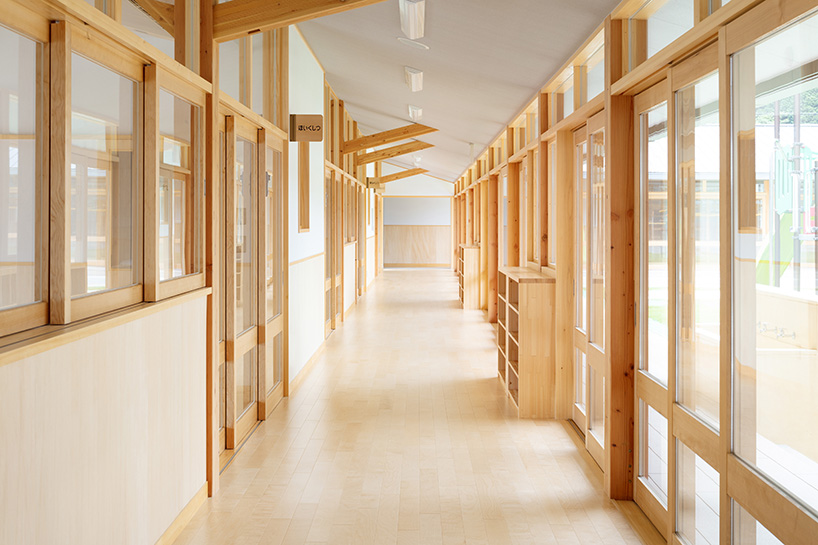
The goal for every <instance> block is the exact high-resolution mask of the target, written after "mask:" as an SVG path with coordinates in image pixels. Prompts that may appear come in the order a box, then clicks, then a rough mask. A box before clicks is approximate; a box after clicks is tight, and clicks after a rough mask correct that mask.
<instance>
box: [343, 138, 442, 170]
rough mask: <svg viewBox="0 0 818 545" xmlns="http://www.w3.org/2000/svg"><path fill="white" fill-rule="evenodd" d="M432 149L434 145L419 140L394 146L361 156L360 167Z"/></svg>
mask: <svg viewBox="0 0 818 545" xmlns="http://www.w3.org/2000/svg"><path fill="white" fill-rule="evenodd" d="M432 147H434V144H427V143H426V142H421V141H419V140H416V141H414V142H407V143H406V144H400V145H398V146H392V147H391V148H386V149H382V150H378V151H373V152H371V153H365V154H363V155H359V156H358V165H366V164H369V163H374V162H375V161H385V160H386V159H391V158H393V157H399V156H401V155H406V154H407V153H414V152H416V151H421V150H425V149H428V148H432Z"/></svg>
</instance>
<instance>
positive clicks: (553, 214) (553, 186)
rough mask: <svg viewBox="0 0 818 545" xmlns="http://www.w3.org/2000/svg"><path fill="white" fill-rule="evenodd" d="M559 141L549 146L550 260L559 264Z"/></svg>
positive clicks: (552, 263)
mask: <svg viewBox="0 0 818 545" xmlns="http://www.w3.org/2000/svg"><path fill="white" fill-rule="evenodd" d="M556 157H557V143H556V142H552V143H551V145H550V146H548V166H549V168H548V172H549V178H548V262H549V263H550V264H551V265H556V264H557V160H556Z"/></svg>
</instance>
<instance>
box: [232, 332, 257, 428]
mask: <svg viewBox="0 0 818 545" xmlns="http://www.w3.org/2000/svg"><path fill="white" fill-rule="evenodd" d="M255 384H256V349H255V348H253V349H251V350H250V351H248V352H247V353H245V354H244V356H241V357H240V358H239V361H237V362H236V411H237V414H238V415H239V417H241V416H242V415H243V414H244V412H245V411H246V410H247V409H248V408H249V407H250V405H252V404H253V403H254V402H255V401H256V387H255Z"/></svg>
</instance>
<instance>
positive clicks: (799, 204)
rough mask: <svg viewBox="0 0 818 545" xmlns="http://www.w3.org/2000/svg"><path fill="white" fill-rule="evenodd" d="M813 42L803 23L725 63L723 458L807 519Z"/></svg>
mask: <svg viewBox="0 0 818 545" xmlns="http://www.w3.org/2000/svg"><path fill="white" fill-rule="evenodd" d="M817 32H818V15H813V16H811V17H807V18H805V19H802V20H801V21H799V22H797V23H795V24H793V25H790V26H788V27H786V28H785V29H783V30H782V31H779V32H778V33H776V34H774V35H772V36H770V37H769V38H767V39H766V40H764V41H762V42H760V43H758V44H757V45H754V46H751V47H749V48H747V49H744V50H742V51H740V52H739V53H737V54H736V55H734V56H733V58H732V68H733V73H732V78H733V81H734V82H735V85H734V86H733V108H734V109H733V112H732V123H733V129H734V135H733V138H734V140H733V149H734V150H735V151H736V153H735V156H734V158H733V171H734V173H735V177H734V180H733V184H734V186H733V187H734V188H735V191H734V194H735V195H736V200H735V207H734V208H735V210H736V213H735V214H734V225H735V228H734V234H733V236H734V259H733V274H734V282H733V285H734V290H735V291H734V294H733V301H734V307H733V316H734V332H735V334H734V345H733V349H734V355H735V357H734V360H733V362H734V369H733V377H734V386H733V388H734V395H733V412H734V426H733V430H734V431H733V441H734V449H735V452H736V453H737V454H738V456H740V457H741V458H742V459H744V460H745V461H746V462H747V463H749V464H751V465H753V466H755V467H756V468H758V469H759V470H760V471H761V472H763V473H765V474H766V475H768V476H769V477H770V478H771V479H773V480H774V481H776V482H777V483H779V484H780V485H781V486H782V487H784V488H785V489H786V490H787V491H788V492H789V493H791V494H793V495H794V496H796V497H798V498H799V499H800V500H801V501H802V502H804V503H805V504H806V505H807V506H809V507H811V508H812V509H813V510H814V511H816V512H818V434H816V433H811V432H810V430H811V428H810V427H809V426H810V424H805V423H812V422H814V421H815V420H816V418H818V404H816V402H815V392H816V391H818V374H817V373H816V372H815V370H816V369H818V333H816V332H818V326H816V318H815V317H816V316H818V267H816V255H817V254H818V223H816V214H815V212H816V204H818V201H817V200H816V195H817V194H818V191H816V190H818V131H816V130H815V129H816V123H818V78H816V76H818V69H816V60H818V45H816V41H815V39H814V37H815V35H816V33H817ZM794 415H797V417H795V416H794ZM805 425H806V426H807V427H806V428H805Z"/></svg>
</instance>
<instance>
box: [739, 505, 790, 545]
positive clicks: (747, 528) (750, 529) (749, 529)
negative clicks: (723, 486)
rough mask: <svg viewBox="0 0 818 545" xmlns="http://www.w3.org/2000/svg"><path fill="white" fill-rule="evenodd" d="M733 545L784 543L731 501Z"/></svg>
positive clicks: (772, 544)
mask: <svg viewBox="0 0 818 545" xmlns="http://www.w3.org/2000/svg"><path fill="white" fill-rule="evenodd" d="M733 545H784V543H783V542H781V541H780V540H779V539H778V538H777V537H775V536H774V535H773V534H772V533H771V532H770V531H769V530H767V528H765V527H764V525H763V524H761V523H760V522H758V521H757V520H756V519H755V518H753V515H751V514H750V513H748V512H747V511H745V510H744V508H743V507H742V506H741V505H739V504H738V502H736V501H733Z"/></svg>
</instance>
